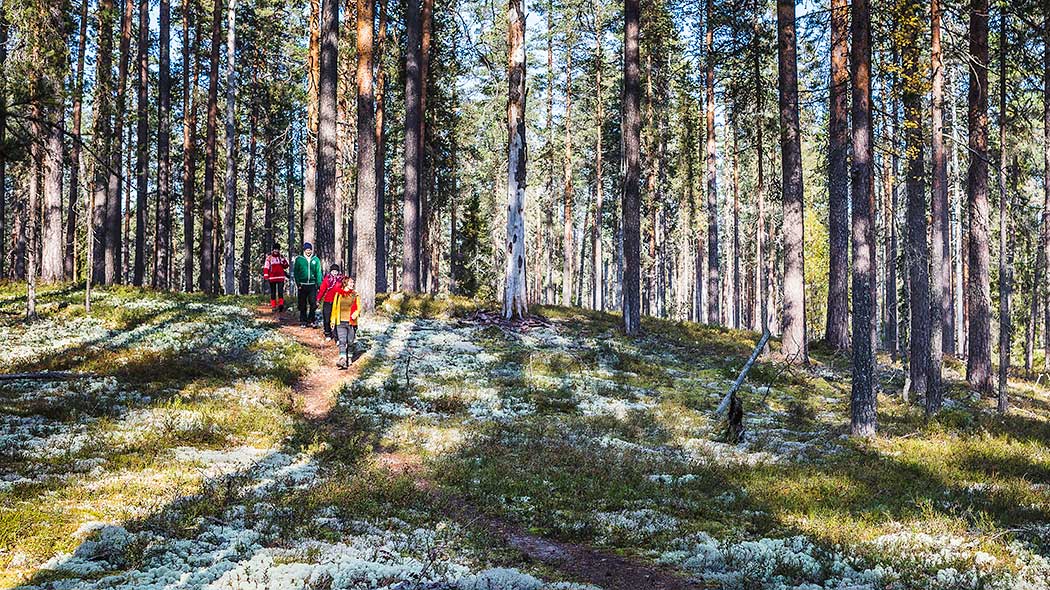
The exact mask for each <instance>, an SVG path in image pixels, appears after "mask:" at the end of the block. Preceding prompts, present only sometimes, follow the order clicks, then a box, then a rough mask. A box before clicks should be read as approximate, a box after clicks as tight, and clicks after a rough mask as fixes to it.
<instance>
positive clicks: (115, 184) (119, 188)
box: [104, 0, 135, 284]
mask: <svg viewBox="0 0 1050 590" xmlns="http://www.w3.org/2000/svg"><path fill="white" fill-rule="evenodd" d="M134 14H135V0H124V16H123V18H122V20H121V26H120V45H119V59H118V64H117V89H116V100H117V102H116V108H115V110H114V122H113V139H114V144H113V151H112V153H111V154H110V160H109V190H108V191H107V196H108V198H107V200H106V246H105V251H104V257H105V258H104V263H105V276H104V280H105V282H106V283H107V284H110V283H114V282H121V279H122V277H121V268H122V260H123V257H122V254H123V247H124V245H123V240H122V239H121V235H120V232H121V201H122V200H123V197H124V187H123V181H124V174H125V171H124V160H123V158H124V133H125V129H124V124H125V121H126V120H127V108H126V107H127V94H128V93H127V79H128V69H129V67H130V65H131V63H130V62H131V29H132V17H133V16H134Z"/></svg>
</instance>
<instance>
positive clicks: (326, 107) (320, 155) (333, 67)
mask: <svg viewBox="0 0 1050 590" xmlns="http://www.w3.org/2000/svg"><path fill="white" fill-rule="evenodd" d="M320 57H321V63H320V66H321V71H320V78H319V79H318V83H317V227H316V231H315V233H316V235H315V238H316V242H317V243H315V244H314V250H315V252H317V256H318V257H319V258H320V259H321V260H322V261H324V263H325V264H326V265H327V264H328V263H329V262H332V260H333V256H334V255H335V252H333V246H334V244H335V205H336V184H335V180H336V166H337V165H338V156H339V146H338V137H337V129H336V117H337V116H338V108H337V104H336V102H337V101H336V89H337V86H338V78H339V67H338V65H339V2H338V0H321V56H320Z"/></svg>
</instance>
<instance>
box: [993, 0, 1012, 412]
mask: <svg viewBox="0 0 1050 590" xmlns="http://www.w3.org/2000/svg"><path fill="white" fill-rule="evenodd" d="M1001 6H1003V10H1002V12H1001V13H1000V15H999V383H998V399H997V403H996V409H997V410H998V411H999V413H1000V414H1005V413H1006V410H1007V408H1008V407H1009V393H1008V391H1007V385H1008V384H1009V375H1010V345H1011V343H1012V336H1013V334H1012V332H1013V320H1012V318H1011V317H1010V313H1011V308H1010V298H1011V291H1012V290H1013V264H1012V263H1013V260H1012V257H1013V253H1012V250H1013V239H1012V238H1011V239H1010V240H1007V234H1008V233H1010V235H1013V234H1012V232H1010V228H1009V226H1010V208H1009V207H1008V206H1007V190H1008V189H1007V186H1006V174H1007V171H1006V162H1007V151H1008V149H1007V147H1006V126H1007V113H1006V84H1007V77H1006V59H1007V53H1008V52H1009V40H1008V38H1007V24H1008V20H1009V15H1008V14H1007V12H1006V10H1005V8H1006V7H1005V5H1001ZM1016 172H1017V167H1016V162H1015V163H1014V167H1013V168H1012V170H1011V183H1010V184H1011V186H1010V189H1015V187H1016V178H1015V175H1016Z"/></svg>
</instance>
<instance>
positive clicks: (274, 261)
mask: <svg viewBox="0 0 1050 590" xmlns="http://www.w3.org/2000/svg"><path fill="white" fill-rule="evenodd" d="M287 274H288V259H287V258H285V257H284V256H281V255H280V254H278V255H277V256H274V255H273V254H267V255H266V262H264V263H263V278H264V279H266V280H267V281H270V282H271V283H283V282H284V279H285V277H286V276H287Z"/></svg>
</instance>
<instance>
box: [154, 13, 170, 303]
mask: <svg viewBox="0 0 1050 590" xmlns="http://www.w3.org/2000/svg"><path fill="white" fill-rule="evenodd" d="M159 66H160V76H159V79H158V80H157V83H158V84H157V103H158V108H157V231H156V236H155V237H154V240H155V243H154V248H155V252H156V257H155V258H156V261H157V264H156V267H155V268H154V269H153V286H154V287H157V288H159V289H168V288H170V287H171V277H170V276H169V273H168V271H169V269H170V268H171V256H172V251H171V0H160V63H159Z"/></svg>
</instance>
